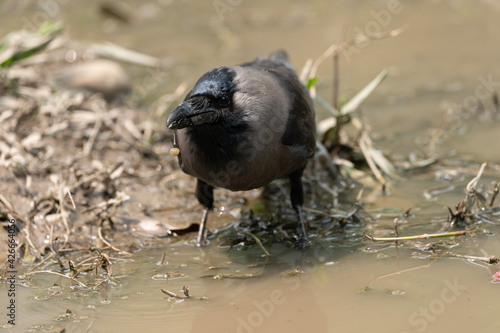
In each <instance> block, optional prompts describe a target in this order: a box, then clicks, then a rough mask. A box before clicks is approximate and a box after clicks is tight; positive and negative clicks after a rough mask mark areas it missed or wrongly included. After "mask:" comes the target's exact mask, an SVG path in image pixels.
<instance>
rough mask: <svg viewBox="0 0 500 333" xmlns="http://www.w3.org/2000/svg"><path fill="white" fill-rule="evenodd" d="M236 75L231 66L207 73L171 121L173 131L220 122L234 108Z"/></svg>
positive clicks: (172, 116)
mask: <svg viewBox="0 0 500 333" xmlns="http://www.w3.org/2000/svg"><path fill="white" fill-rule="evenodd" d="M234 77H235V73H234V70H232V69H231V68H229V67H219V68H215V69H213V70H211V71H209V72H207V73H205V74H204V75H203V76H202V77H201V78H200V79H199V80H198V82H196V84H195V85H194V88H193V90H191V92H190V93H189V94H188V95H187V96H186V99H185V100H184V102H182V103H181V104H180V105H179V106H178V107H177V108H175V109H174V111H172V114H170V117H169V118H168V121H167V126H168V128H170V129H181V128H185V127H193V126H198V125H204V124H213V123H217V122H219V121H221V120H223V119H224V114H225V113H228V111H229V113H230V111H231V109H232V107H233V105H232V104H233V94H234V92H235V90H236V87H235V84H234Z"/></svg>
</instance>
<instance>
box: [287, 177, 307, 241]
mask: <svg viewBox="0 0 500 333" xmlns="http://www.w3.org/2000/svg"><path fill="white" fill-rule="evenodd" d="M303 172H304V168H302V169H299V170H297V171H294V172H293V173H292V174H290V200H291V201H292V207H293V209H294V210H295V212H296V213H297V216H298V218H299V224H300V235H299V238H298V239H297V243H296V244H295V246H296V247H297V248H299V249H305V248H307V247H308V246H309V240H308V239H307V233H306V228H305V226H304V217H303V216H302V204H303V203H304V188H303V186H302V173H303Z"/></svg>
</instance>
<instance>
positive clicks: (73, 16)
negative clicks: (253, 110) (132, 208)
mask: <svg viewBox="0 0 500 333" xmlns="http://www.w3.org/2000/svg"><path fill="white" fill-rule="evenodd" d="M42 3H45V4H50V6H51V7H47V6H48V5H47V6H45V7H44V8H45V9H43V8H42V7H40V4H42ZM98 3H100V2H99V1H85V2H83V1H82V2H78V1H68V0H65V1H62V0H60V1H57V0H53V1H47V2H43V1H40V2H38V3H34V2H31V1H17V2H4V3H2V4H1V5H0V10H1V12H0V13H1V19H2V26H1V28H0V34H1V35H3V34H5V33H6V32H7V31H9V30H11V29H18V28H20V27H22V26H28V27H29V24H33V25H34V26H36V25H37V24H38V20H39V19H40V18H43V17H44V16H47V15H49V14H50V15H52V14H54V17H56V18H62V19H64V20H65V22H66V24H67V26H68V30H69V32H70V34H71V36H72V37H73V38H74V39H77V40H82V41H89V42H96V41H107V40H109V41H113V42H114V43H116V44H119V45H123V46H126V47H129V48H132V49H135V50H138V51H141V52H144V53H147V54H151V55H153V56H157V57H160V58H165V59H167V60H168V64H169V66H170V67H169V68H168V69H167V70H165V73H164V74H165V75H162V76H161V77H160V76H158V80H157V84H156V85H153V86H148V94H149V97H148V98H149V99H150V100H153V99H154V98H155V97H158V96H160V95H162V94H165V93H169V92H171V91H172V90H173V89H174V88H175V87H177V86H178V85H179V84H180V83H181V82H188V83H189V84H192V83H193V82H194V81H195V80H196V79H197V78H198V77H199V76H200V74H202V73H203V72H205V71H207V70H209V69H211V68H212V67H215V66H219V65H226V64H234V63H239V62H243V61H247V60H249V59H252V58H253V57H254V56H256V55H258V54H266V53H268V52H269V51H272V50H275V49H278V48H285V49H286V50H287V51H288V52H289V54H290V57H291V59H292V62H293V63H294V64H295V66H296V67H297V68H301V67H302V65H303V64H304V62H305V61H306V60H307V59H308V58H315V57H317V56H319V55H320V54H321V53H322V52H323V50H324V49H326V48H327V47H328V46H329V45H330V44H331V43H334V42H339V41H340V40H341V39H342V31H343V27H344V25H345V24H348V29H347V38H349V37H350V36H352V34H353V31H357V30H361V31H365V32H366V33H371V31H372V30H370V29H374V30H373V31H377V30H378V29H379V28H380V29H381V30H389V29H395V28H398V27H400V26H403V25H408V26H409V28H408V29H407V30H406V31H405V32H404V33H403V34H402V35H400V36H398V37H395V38H393V39H385V40H380V41H375V42H371V43H369V44H368V45H366V46H365V47H364V48H359V49H358V51H359V53H353V54H350V55H345V54H344V55H343V56H342V57H341V58H340V59H341V63H340V66H341V95H342V96H345V97H346V98H349V97H351V96H352V95H353V94H354V93H355V92H356V91H357V90H359V89H360V88H361V87H362V86H364V85H365V84H366V83H367V82H368V81H369V80H371V79H372V78H373V77H374V76H375V75H377V74H378V73H379V72H380V71H381V70H383V69H385V68H388V69H389V72H390V75H389V77H388V78H387V79H386V81H385V82H384V83H383V84H382V85H381V86H380V87H379V88H378V89H377V90H376V92H375V93H374V94H373V95H372V96H371V97H370V98H369V99H368V100H367V101H366V102H365V104H364V106H363V110H364V116H365V117H366V118H367V119H368V121H369V123H371V125H372V128H373V132H374V133H376V134H377V145H378V147H381V148H383V149H385V150H387V151H389V152H391V153H394V154H401V155H406V156H407V155H408V154H409V153H410V152H413V151H418V150H419V146H418V144H417V143H418V142H421V140H424V141H425V139H426V138H429V137H430V135H431V134H432V132H433V130H434V129H436V128H437V127H439V125H440V124H441V121H442V119H443V113H444V111H445V110H446V107H445V106H446V105H447V103H457V104H466V103H468V101H470V100H471V99H470V98H471V97H470V96H472V97H474V96H475V97H477V98H479V99H481V100H483V103H484V104H485V105H487V106H489V105H491V102H490V99H491V97H490V96H491V95H490V94H489V93H491V91H489V90H490V88H491V87H492V88H493V89H494V90H497V89H498V86H499V85H500V65H499V63H498V45H499V42H500V40H499V39H500V34H499V33H498V32H499V31H500V20H498V17H499V15H500V5H498V4H497V2H495V1H491V0H489V1H488V0H483V1H475V2H472V1H460V0H454V1H452V0H450V1H439V0H433V1H430V0H428V1H403V2H401V3H400V5H399V6H396V7H390V6H389V5H388V2H386V1H356V2H353V1H350V2H349V1H336V2H326V1H325V2H323V1H310V2H305V1H293V2H286V1H284V0H283V1H273V2H269V1H251V2H250V1H245V0H241V1H220V3H226V4H228V5H227V6H229V7H226V8H228V11H226V12H225V13H224V14H223V20H221V19H220V17H219V15H218V14H217V11H216V9H215V6H214V3H219V2H213V1H205V2H200V1H194V0H187V1H168V0H166V1H144V2H135V1H129V2H126V7H127V8H129V9H130V13H131V16H132V18H131V23H130V24H122V23H120V22H118V21H116V20H114V19H112V18H109V17H108V18H103V17H102V16H101V15H99V11H98V9H97V4H98ZM389 9H391V10H392V12H391V11H390V10H389ZM374 13H376V14H374ZM129 70H130V71H131V72H132V73H133V74H134V75H135V77H136V85H137V86H138V87H141V85H142V86H144V85H145V83H144V82H145V81H144V80H146V79H148V77H149V76H150V75H151V74H150V73H149V74H148V73H147V72H145V71H143V70H142V69H138V68H135V67H131V68H129ZM330 78H331V64H330V63H325V65H323V67H321V68H320V75H319V82H318V90H319V92H320V94H321V95H323V97H325V99H328V98H329V96H330V90H331V84H330V80H331V79H330ZM485 80H486V82H487V81H488V80H489V81H490V82H492V83H491V84H490V85H488V84H485V83H484V82H485ZM318 113H319V117H324V116H325V115H326V112H325V111H324V110H322V109H321V108H318ZM499 139H500V132H499V131H498V121H494V120H491V119H490V120H488V121H485V120H482V119H476V118H474V119H470V120H469V121H467V122H465V123H463V124H461V128H460V129H459V130H457V131H455V133H451V134H450V135H449V136H448V137H447V139H446V141H445V142H444V143H443V144H442V145H441V146H440V147H439V148H440V149H441V150H442V151H450V152H451V151H454V150H455V151H456V153H455V155H454V156H453V159H454V160H467V161H470V162H468V163H465V164H464V167H462V166H460V167H458V166H453V165H452V166H450V167H449V169H457V170H458V171H459V173H461V174H462V175H463V178H461V179H460V178H459V179H458V180H456V181H454V182H451V183H449V182H440V181H438V180H436V177H435V172H437V171H440V170H441V169H442V168H431V169H429V170H428V172H427V173H421V174H415V175H411V174H410V175H406V176H405V177H404V178H405V179H404V180H401V181H397V182H395V183H394V184H393V186H392V187H391V190H390V195H389V196H376V197H375V199H374V200H373V202H372V204H370V205H369V206H368V207H367V209H368V210H369V211H370V212H371V213H372V214H373V215H375V216H376V217H378V223H376V224H369V225H368V226H366V227H365V228H361V227H359V228H353V230H346V231H345V232H344V233H342V234H340V236H339V237H338V238H335V239H325V240H318V241H317V242H315V245H314V247H313V248H311V249H309V250H308V251H307V252H305V253H301V252H297V251H293V250H290V249H288V248H285V247H281V246H280V245H274V246H273V247H272V248H271V249H269V250H270V252H271V254H272V255H273V257H272V258H271V259H266V258H264V257H262V252H261V251H260V250H259V249H258V248H251V249H249V250H232V251H229V250H228V249H227V248H217V247H216V246H214V245H212V246H210V247H208V248H207V249H204V250H200V249H197V248H196V247H195V246H193V244H192V243H189V242H181V243H175V244H170V243H169V241H168V240H163V241H160V240H158V241H152V240H151V241H149V240H145V241H144V243H143V247H142V248H141V249H140V250H139V251H138V252H137V253H135V254H134V256H133V262H126V263H119V264H115V265H113V270H114V271H113V273H114V276H115V277H117V278H116V280H115V281H114V282H113V283H109V284H103V285H102V286H101V287H99V288H96V289H95V290H86V289H80V288H78V287H75V286H74V284H71V283H70V282H69V280H65V279H61V278H58V277H56V276H52V275H41V274H40V275H36V276H33V277H32V281H31V285H32V287H31V288H28V287H23V286H21V285H19V286H18V291H19V294H18V299H17V302H18V304H19V305H20V308H19V313H18V318H17V321H18V325H17V326H16V329H15V330H14V329H11V330H12V331H14V332H18V331H20V332H21V331H30V332H59V331H60V329H62V328H66V332H136V331H144V332H162V331H172V332H245V333H246V332H274V331H278V332H304V331H310V332H449V331H454V332H471V331H475V332H497V330H498V329H499V328H500V319H499V316H498V314H499V313H500V302H498V296H497V294H496V293H497V292H498V288H499V286H498V284H494V283H491V276H492V275H493V274H494V273H495V272H496V271H498V269H499V267H498V266H488V265H486V264H477V263H473V262H471V261H466V260H463V259H444V258H442V259H438V260H434V259H432V258H430V256H426V255H423V254H422V253H423V252H419V251H415V250H413V249H411V247H408V246H406V247H403V248H396V247H394V246H393V244H392V245H390V246H385V247H381V248H379V247H375V246H374V244H373V243H371V242H369V241H367V240H364V239H363V238H362V236H361V232H362V231H367V232H369V233H377V234H384V233H387V234H390V232H391V231H392V220H393V218H394V217H395V216H398V215H399V214H400V212H403V211H405V210H407V209H408V208H413V210H412V212H413V213H414V214H416V217H414V218H412V219H411V223H410V225H408V226H405V227H403V228H402V232H405V233H406V234H415V233H419V232H423V231H425V232H436V231H438V230H439V229H440V227H441V222H443V221H444V220H445V219H446V215H447V210H446V208H445V207H446V206H450V207H452V206H454V205H455V203H456V202H458V200H460V199H461V198H463V188H464V186H465V185H466V184H467V182H468V181H469V180H470V179H471V178H472V177H473V174H474V173H475V172H476V171H477V168H478V164H477V163H474V162H473V161H475V162H478V163H480V162H483V161H489V162H492V163H498V162H500V156H499V154H498V149H497V145H498V140H499ZM498 176H499V175H498V170H496V172H495V170H491V169H490V170H488V171H487V177H486V178H485V179H483V180H482V183H483V184H487V185H489V182H490V181H492V180H495V179H496V178H498ZM448 185H452V186H454V188H452V189H451V190H450V191H449V192H445V193H442V194H439V195H436V196H435V197H434V198H432V199H431V200H429V199H426V198H425V197H424V196H423V193H424V191H425V190H427V189H430V188H434V187H438V186H448ZM155 200H158V198H156V199H155ZM189 204H192V203H191V202H189ZM193 207H196V208H193V209H197V206H196V205H194V206H193ZM388 208H390V209H393V210H396V211H397V212H398V213H391V212H387V211H386V212H385V213H383V214H377V212H380V211H383V209H388ZM436 216H438V217H442V219H438V218H436ZM172 218H182V217H179V216H173V217H172ZM194 218H195V220H196V221H197V220H198V218H199V215H196V216H195V217H194ZM217 220H223V221H224V222H226V221H231V220H234V218H232V217H231V216H230V215H229V214H222V216H220V217H216V216H215V214H213V215H212V217H211V220H210V224H211V225H212V226H213V225H221V224H223V223H221V222H218V221H217ZM412 225H417V226H412ZM482 228H486V229H488V230H489V231H490V232H491V233H492V235H491V236H489V237H486V236H481V237H479V238H477V239H471V240H469V241H466V242H465V245H464V244H462V247H460V248H459V249H458V250H457V251H458V252H461V253H464V254H472V255H480V256H486V255H490V254H495V255H497V256H500V242H499V239H498V236H497V235H498V230H499V228H498V226H497V225H491V224H488V223H484V224H483V226H482ZM162 253H166V260H167V261H168V264H166V265H162V266H160V265H158V262H159V260H160V257H161V255H162ZM266 263H267V264H268V265H264V266H262V265H263V264H266ZM256 264H259V265H257V267H253V266H255V265H256ZM296 266H299V267H300V270H301V271H303V272H301V273H299V274H298V275H296V276H283V274H281V273H283V272H288V271H291V270H293V269H294V268H295V267H296ZM210 267H218V269H216V270H210V269H209V268H210ZM166 272H178V273H184V274H185V277H183V278H176V279H173V278H171V279H169V281H166V280H165V279H162V278H161V276H158V275H159V274H160V275H161V274H165V273H166ZM217 273H233V274H247V273H253V274H256V275H259V276H258V277H254V278H251V279H222V280H220V279H214V278H210V277H203V276H206V275H209V274H217ZM285 275H286V274H285ZM54 283H58V284H59V285H60V286H59V287H57V286H56V287H54V286H52V285H53V284H54ZM184 285H186V286H189V289H190V293H191V295H192V296H193V297H192V298H191V299H188V300H182V301H181V300H176V299H173V298H169V297H168V296H167V295H165V294H162V293H161V292H160V289H159V288H164V289H168V290H170V291H172V292H175V293H177V294H181V292H179V290H180V289H182V286H184ZM33 286H35V287H33ZM51 286H52V287H51ZM367 287H369V288H367ZM202 296H204V297H206V298H208V299H203V300H200V299H199V297H202ZM3 297H4V296H3V292H2V299H3ZM2 304H3V302H2ZM66 309H70V310H71V311H72V312H73V314H74V315H75V316H63V317H60V316H61V315H63V314H64V313H65V312H66ZM2 313H3V312H2ZM1 322H2V323H3V318H2V321H1ZM7 331H8V330H7Z"/></svg>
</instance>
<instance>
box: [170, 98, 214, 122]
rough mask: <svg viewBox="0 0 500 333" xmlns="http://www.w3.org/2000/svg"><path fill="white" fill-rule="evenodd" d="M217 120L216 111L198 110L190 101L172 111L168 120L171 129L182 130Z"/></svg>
mask: <svg viewBox="0 0 500 333" xmlns="http://www.w3.org/2000/svg"><path fill="white" fill-rule="evenodd" d="M216 118H217V113H216V111H215V110H214V109H202V110H196V109H194V108H193V106H192V104H191V103H190V102H189V101H185V102H183V103H182V104H180V105H179V106H178V107H176V108H175V109H174V111H172V113H171V114H170V116H169V117H168V120H167V127H168V128H170V129H181V128H184V127H192V126H197V125H201V124H206V123H211V122H213V121H214V120H215V119H216Z"/></svg>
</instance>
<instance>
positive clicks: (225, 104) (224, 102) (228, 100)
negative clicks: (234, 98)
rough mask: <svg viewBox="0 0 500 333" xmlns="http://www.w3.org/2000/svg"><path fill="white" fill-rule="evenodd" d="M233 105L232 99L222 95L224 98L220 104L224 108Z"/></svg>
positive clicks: (220, 100)
mask: <svg viewBox="0 0 500 333" xmlns="http://www.w3.org/2000/svg"><path fill="white" fill-rule="evenodd" d="M230 103H231V99H230V98H229V96H227V95H222V97H221V98H220V99H219V104H220V106H222V107H226V106H228V105H229V104H230Z"/></svg>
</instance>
